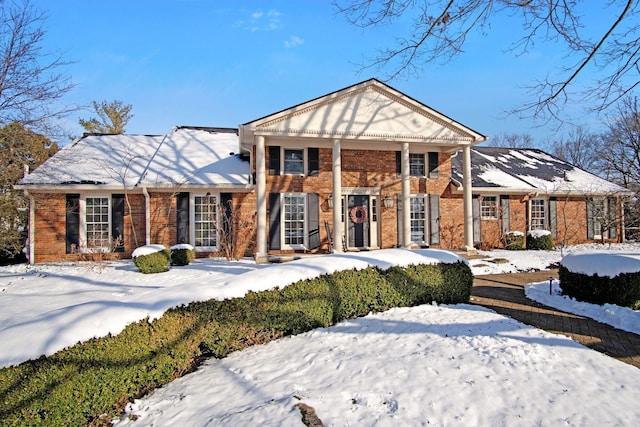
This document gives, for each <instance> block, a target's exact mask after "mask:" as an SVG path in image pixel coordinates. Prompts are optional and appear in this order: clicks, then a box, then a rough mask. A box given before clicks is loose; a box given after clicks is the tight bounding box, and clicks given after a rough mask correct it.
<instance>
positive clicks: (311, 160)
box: [307, 148, 320, 176]
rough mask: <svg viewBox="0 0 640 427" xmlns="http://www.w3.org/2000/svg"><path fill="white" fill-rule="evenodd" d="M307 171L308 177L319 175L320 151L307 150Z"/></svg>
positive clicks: (315, 149)
mask: <svg viewBox="0 0 640 427" xmlns="http://www.w3.org/2000/svg"><path fill="white" fill-rule="evenodd" d="M307 170H308V171H309V176H318V175H319V174H320V150H318V149H317V148H307Z"/></svg>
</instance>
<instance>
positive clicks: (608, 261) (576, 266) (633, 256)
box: [560, 251, 640, 278]
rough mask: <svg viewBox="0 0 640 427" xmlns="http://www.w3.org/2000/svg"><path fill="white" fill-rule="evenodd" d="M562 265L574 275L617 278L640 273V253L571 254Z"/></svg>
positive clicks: (561, 262)
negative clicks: (626, 274) (625, 274)
mask: <svg viewBox="0 0 640 427" xmlns="http://www.w3.org/2000/svg"><path fill="white" fill-rule="evenodd" d="M560 264H562V266H564V267H565V268H566V269H567V270H569V271H571V272H572V273H581V274H586V275H587V276H594V275H596V274H597V275H598V276H600V277H611V278H613V277H616V276H618V275H619V274H622V273H638V272H640V252H604V251H602V252H583V253H571V254H568V255H566V256H565V257H564V258H562V260H561V261H560Z"/></svg>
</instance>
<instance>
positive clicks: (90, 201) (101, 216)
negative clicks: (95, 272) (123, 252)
mask: <svg viewBox="0 0 640 427" xmlns="http://www.w3.org/2000/svg"><path fill="white" fill-rule="evenodd" d="M85 230H86V239H87V240H86V242H87V247H88V248H110V246H111V240H110V238H109V198H108V197H87V198H85Z"/></svg>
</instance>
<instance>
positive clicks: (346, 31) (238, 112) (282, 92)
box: [33, 0, 600, 141]
mask: <svg viewBox="0 0 640 427" xmlns="http://www.w3.org/2000/svg"><path fill="white" fill-rule="evenodd" d="M599 3H600V2H597V4H599ZM33 4H34V5H35V6H36V7H38V8H42V9H45V10H46V11H47V13H48V19H47V21H46V23H45V27H46V30H47V35H46V38H45V44H44V49H45V50H55V51H63V52H65V57H66V58H67V59H68V60H70V61H73V62H74V63H73V64H72V65H70V66H69V67H68V73H69V74H70V76H71V77H72V80H73V82H74V83H75V85H76V87H75V88H74V90H73V91H72V92H71V93H70V94H69V95H68V96H67V97H66V99H65V101H66V102H68V103H77V104H82V105H89V104H90V103H91V101H93V100H98V101H100V100H108V101H111V100H115V99H118V100H121V101H123V102H124V103H125V104H132V105H133V114H134V117H133V119H132V120H131V122H130V123H129V126H128V127H127V132H128V133H143V134H164V133H166V132H168V131H169V129H170V128H171V127H172V126H174V125H199V126H219V127H236V126H238V124H241V123H245V122H248V121H252V120H254V119H257V118H260V117H262V116H265V115H268V114H270V113H273V112H276V111H279V110H282V109H284V108H287V107H290V106H293V105H296V104H299V103H301V102H304V101H307V100H310V99H313V98H316V97H318V96H322V95H324V94H327V93H330V92H333V91H335V90H338V89H342V88H344V87H346V86H350V85H352V84H355V83H358V82H360V81H363V80H367V79H369V78H371V77H377V78H382V77H384V76H383V75H382V74H378V73H377V72H376V71H375V70H366V71H364V72H362V73H361V72H359V66H358V65H357V64H359V63H362V62H363V61H366V59H367V58H370V57H371V56H372V55H373V54H374V53H375V50H376V49H377V48H381V47H384V46H386V45H388V44H389V43H390V42H392V41H393V33H392V31H393V30H394V29H392V28H386V29H376V30H375V31H363V30H361V29H358V28H355V27H353V26H352V25H350V24H348V23H347V22H346V20H345V19H344V17H343V16H341V15H337V14H336V10H335V9H334V7H333V6H332V5H331V2H330V1H329V0H327V1H284V0H283V1H242V2H241V1H238V2H235V1H206V0H155V1H147V0H137V1H124V0H111V1H87V0H82V1H81V0H55V1H46V0H35V1H33ZM593 7H600V6H593ZM513 24H514V23H513V22H512V20H509V19H508V18H505V19H504V22H498V23H495V24H494V25H493V26H492V28H491V31H490V32H489V34H488V35H480V34H474V35H473V36H472V37H470V38H469V40H468V41H469V43H468V44H467V46H466V52H465V53H464V54H463V55H462V56H460V57H458V58H457V59H455V60H454V61H452V62H450V63H448V64H446V65H439V64H434V65H433V66H429V67H428V68H425V69H424V70H423V73H422V74H421V76H420V77H413V78H409V79H400V80H394V81H391V82H388V84H390V85H391V86H393V87H394V88H396V89H398V90H400V91H401V92H404V93H406V94H407V95H409V96H411V97H412V98H415V99H417V100H418V101H420V102H422V103H424V104H426V105H428V106H430V107H432V108H434V109H436V110H438V111H440V112H442V113H444V114H446V115H448V116H449V117H451V118H453V119H455V120H457V121H459V122H461V123H463V124H464V125H466V126H469V127H471V128H473V129H475V130H477V131H478V132H480V133H483V134H485V135H489V136H495V135H497V134H500V133H512V132H527V133H530V134H531V135H532V136H533V137H534V140H536V141H538V140H542V139H544V138H547V137H549V136H552V135H554V132H553V131H552V130H550V129H548V128H544V127H543V128H540V127H537V126H536V125H537V124H536V123H535V122H532V121H529V120H519V119H517V118H515V117H508V116H506V117H505V113H504V112H505V111H506V110H508V109H510V108H513V107H516V106H518V105H520V104H521V103H522V102H523V101H524V100H527V98H526V96H527V95H526V91H525V89H523V88H522V86H525V85H527V84H529V83H531V82H532V81H533V79H535V78H543V77H544V76H545V75H546V74H547V73H548V72H549V70H550V69H549V66H550V64H555V63H558V62H559V61H560V60H561V58H562V55H563V52H562V51H560V50H558V46H556V45H554V44H553V43H547V44H538V45H536V47H535V48H534V49H533V50H532V51H531V52H530V53H528V54H526V55H522V56H520V57H516V56H515V55H513V54H512V53H505V50H506V49H507V48H508V47H509V46H510V41H511V40H513V38H514V37H513V34H514V32H516V31H518V27H514V26H513ZM402 26H403V23H400V24H399V25H398V27H397V28H398V29H402ZM91 116H92V114H91V112H90V111H84V112H80V113H78V114H75V115H71V116H69V118H68V119H67V121H66V122H65V123H64V126H65V127H66V128H67V129H68V130H69V131H70V132H72V133H73V134H75V135H79V134H81V133H82V128H81V127H80V126H79V125H78V118H79V117H82V118H89V117H91ZM575 117H580V119H579V121H580V122H581V123H583V124H585V125H587V126H589V128H590V129H592V130H595V129H596V128H597V126H598V125H599V123H600V122H599V121H597V120H595V119H594V118H593V117H589V116H584V115H583V113H582V112H581V111H579V110H576V112H575ZM565 130H566V129H565Z"/></svg>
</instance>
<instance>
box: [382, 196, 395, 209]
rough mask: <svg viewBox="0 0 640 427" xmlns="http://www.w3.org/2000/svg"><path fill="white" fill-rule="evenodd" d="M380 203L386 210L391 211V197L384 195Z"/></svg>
mask: <svg viewBox="0 0 640 427" xmlns="http://www.w3.org/2000/svg"><path fill="white" fill-rule="evenodd" d="M382 203H384V207H385V208H387V209H391V208H392V207H393V197H391V196H389V195H386V196H384V199H382Z"/></svg>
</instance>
